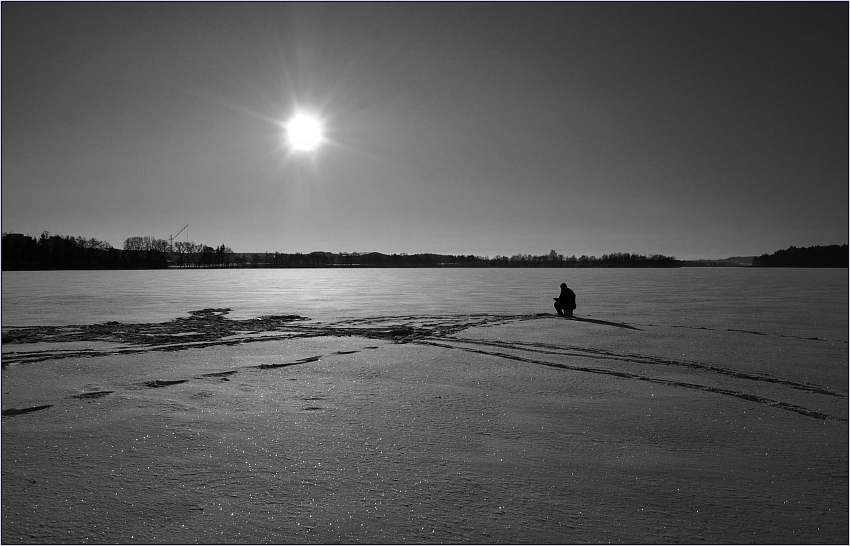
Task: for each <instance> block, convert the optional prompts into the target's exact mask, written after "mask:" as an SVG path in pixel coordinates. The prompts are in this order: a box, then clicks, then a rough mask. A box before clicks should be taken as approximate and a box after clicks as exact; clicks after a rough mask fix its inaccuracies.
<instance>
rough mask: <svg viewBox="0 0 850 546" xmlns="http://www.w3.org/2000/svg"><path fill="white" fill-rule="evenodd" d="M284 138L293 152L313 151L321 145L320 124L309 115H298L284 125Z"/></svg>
mask: <svg viewBox="0 0 850 546" xmlns="http://www.w3.org/2000/svg"><path fill="white" fill-rule="evenodd" d="M286 136H287V138H288V139H289V145H290V146H291V147H292V149H294V150H301V151H307V152H309V151H311V150H315V149H316V148H317V147H318V146H319V144H321V143H322V140H323V137H322V124H321V122H320V121H319V120H318V119H317V118H315V117H313V116H310V115H307V114H298V115H296V116H295V117H293V118H292V119H291V120H289V121H288V122H287V124H286Z"/></svg>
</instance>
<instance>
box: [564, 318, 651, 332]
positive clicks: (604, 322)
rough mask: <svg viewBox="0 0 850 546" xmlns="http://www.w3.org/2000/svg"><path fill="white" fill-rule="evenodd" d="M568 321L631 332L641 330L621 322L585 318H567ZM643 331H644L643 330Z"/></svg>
mask: <svg viewBox="0 0 850 546" xmlns="http://www.w3.org/2000/svg"><path fill="white" fill-rule="evenodd" d="M566 318H567V320H577V321H579V322H592V323H594V324H604V325H606V326H616V327H617V328H628V329H629V330H640V328H635V327H634V326H629V325H628V324H623V323H621V322H609V321H607V320H597V319H591V318H584V317H575V316H573V317H566ZM641 331H643V330H641Z"/></svg>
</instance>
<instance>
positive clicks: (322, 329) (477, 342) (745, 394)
mask: <svg viewBox="0 0 850 546" xmlns="http://www.w3.org/2000/svg"><path fill="white" fill-rule="evenodd" d="M229 311H230V309H226V308H222V309H202V310H199V311H192V312H191V313H190V317H189V318H180V319H175V320H173V321H169V322H166V323H156V324H121V323H118V322H108V323H104V324H96V325H91V326H59V327H53V326H49V327H23V328H15V329H12V330H8V331H5V332H4V333H3V341H4V344H5V345H9V344H28V343H66V342H80V341H87V342H92V341H99V342H112V343H122V344H130V345H132V346H126V345H125V346H119V347H115V348H111V349H110V348H99V349H82V350H80V349H70V350H36V351H18V352H7V353H4V355H3V368H4V369H6V367H7V366H9V365H10V364H28V363H33V362H38V361H43V360H49V359H62V358H79V357H94V356H110V355H118V354H133V353H142V352H148V351H180V350H185V349H190V348H202V347H213V346H230V345H238V344H242V343H255V342H263V341H272V340H291V339H297V338H315V337H332V338H341V337H358V338H365V339H372V340H378V341H384V342H390V343H400V344H406V343H409V344H420V345H427V346H433V347H440V348H443V349H449V350H461V351H467V352H472V353H477V354H482V355H487V356H493V357H498V358H505V359H509V360H513V361H515V362H524V363H528V364H535V365H541V366H548V367H552V368H560V369H565V370H571V371H577V372H584V373H593V374H598V375H606V376H610V377H614V378H618V379H623V380H630V381H643V382H650V383H655V384H660V385H666V386H669V387H673V388H682V389H689V390H697V391H704V392H710V393H714V394H719V395H724V396H731V397H735V398H739V399H741V400H747V401H750V402H753V403H757V404H763V405H767V406H771V407H774V408H779V409H783V410H787V411H792V412H795V413H798V414H800V415H805V416H808V417H812V418H816V419H823V420H837V421H847V419H845V418H841V417H836V416H831V415H828V414H826V413H824V412H821V411H816V410H811V409H809V408H806V407H803V406H800V405H796V404H792V403H789V402H783V401H779V400H774V399H772V398H770V397H766V396H762V395H760V394H755V393H753V392H751V390H750V389H745V388H744V389H742V388H740V383H741V382H743V383H744V385H746V384H747V383H749V384H752V385H753V386H754V387H755V386H758V385H773V386H775V387H787V388H791V389H794V390H798V391H803V392H806V393H810V394H814V395H822V396H829V397H839V398H847V395H846V394H842V393H839V392H835V391H834V390H831V389H829V388H827V387H823V386H819V385H813V384H810V383H803V382H798V381H792V380H789V379H782V378H777V377H773V376H770V375H768V374H760V373H751V372H742V371H738V370H734V369H729V368H723V367H720V366H715V365H711V364H707V363H703V362H697V361H692V360H671V359H664V358H659V357H655V356H651V355H644V354H636V353H620V352H616V351H610V350H606V349H604V348H595V347H579V346H566V345H554V344H547V343H531V342H522V341H513V342H507V341H498V340H488V339H471V338H458V337H456V334H458V333H460V332H463V331H465V330H468V329H471V328H486V327H493V326H500V325H505V324H510V323H517V322H522V321H533V320H541V319H542V320H549V319H556V320H564V319H558V317H556V316H555V315H553V314H551V313H539V314H533V315H492V314H456V315H428V316H419V315H394V316H377V317H368V318H359V319H348V320H341V321H335V322H330V323H317V322H311V321H309V319H307V318H304V317H300V316H296V315H273V316H267V317H259V318H256V319H248V320H233V319H230V318H229V317H227V314H228V313H229ZM567 320H572V321H575V322H583V323H589V324H596V325H599V326H600V327H615V328H621V329H628V330H634V331H637V332H640V331H641V329H640V328H637V327H636V326H634V325H631V324H625V323H617V322H610V321H603V320H598V319H591V318H586V317H570V318H568V319H567ZM641 326H655V327H657V326H659V325H657V324H652V325H641ZM671 327H672V328H691V329H696V330H712V329H711V328H705V327H701V326H699V327H694V326H681V325H676V326H671ZM727 331H735V332H741V333H746V334H752V335H755V334H758V335H773V334H765V333H762V332H755V331H745V330H732V329H729V330H727ZM634 335H640V334H634ZM779 337H791V338H793V337H795V336H786V335H779ZM798 339H805V340H810V341H823V340H820V339H818V338H798ZM377 348H379V345H370V346H367V347H363V348H362V349H360V350H370V349H377ZM356 352H358V351H356V350H355V351H350V350H341V351H336V352H335V353H332V354H331V355H332V356H345V355H350V354H354V353H356ZM321 358H322V356H321V355H318V356H312V357H307V358H302V359H299V360H294V361H288V362H272V363H263V364H259V365H256V366H251V367H250V368H253V369H256V370H261V371H268V370H274V369H278V368H286V367H290V366H295V365H301V364H308V363H311V362H316V361H319V360H321ZM585 359H586V360H594V361H610V362H611V363H612V364H614V365H622V366H625V368H623V367H622V366H620V367H602V366H593V365H581V364H579V363H578V362H581V360H585ZM633 365H641V366H644V367H646V366H658V367H662V368H666V369H669V370H674V371H680V372H687V373H692V374H694V375H693V378H694V380H695V381H682V380H673V379H669V378H664V377H658V376H657V374H651V373H646V372H645V371H644V372H643V373H637V372H634V371H632V370H630V369H629V368H628V367H630V366H633ZM238 371H239V370H228V371H223V372H214V373H209V374H203V375H201V376H200V377H196V378H195V379H218V380H219V381H228V380H229V379H230V377H231V376H232V375H233V374H236V373H237V372H238ZM700 376H703V377H708V378H710V379H711V381H709V382H710V383H717V380H718V379H723V378H727V379H729V380H734V381H737V382H738V383H739V385H738V388H727V387H726V386H718V385H717V384H712V385H706V384H701V383H699V382H697V380H698V378H699V377H700ZM187 381H189V379H175V380H162V379H156V380H152V381H146V382H144V383H142V384H141V385H140V387H141V388H164V387H169V386H172V385H177V384H180V383H185V382H187ZM111 393H112V391H98V392H93V393H82V394H79V395H75V396H74V398H77V399H94V398H99V397H102V396H106V395H108V394H111ZM47 407H50V406H49V405H48V406H38V407H36V408H37V409H29V408H25V409H24V410H16V409H14V408H12V409H10V410H8V411H14V412H18V413H25V412H27V411H37V410H40V409H46V408H47ZM16 414H17V413H9V414H8V415H16ZM5 415H7V414H6V413H5V412H4V416H5Z"/></svg>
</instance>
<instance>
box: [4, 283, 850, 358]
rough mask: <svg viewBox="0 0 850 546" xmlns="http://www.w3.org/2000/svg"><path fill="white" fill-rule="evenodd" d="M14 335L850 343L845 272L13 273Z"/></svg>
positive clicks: (9, 318) (7, 302) (9, 322)
mask: <svg viewBox="0 0 850 546" xmlns="http://www.w3.org/2000/svg"><path fill="white" fill-rule="evenodd" d="M2 275H3V276H2V279H3V309H2V310H3V314H2V321H3V326H4V327H9V326H24V325H26V326H35V325H65V324H94V323H100V322H107V321H119V322H151V321H164V320H169V319H172V318H175V317H178V316H186V314H187V313H188V312H189V311H193V310H196V309H203V308H207V307H229V308H231V309H233V311H232V312H231V314H230V316H231V317H234V318H249V317H256V316H261V315H272V314H299V315H302V316H305V317H309V318H311V319H318V320H329V319H338V318H367V317H370V316H385V315H392V314H403V315H409V314H419V315H429V314H463V313H492V314H500V313H506V314H524V313H529V314H534V313H541V312H546V313H548V312H553V309H552V298H553V297H556V296H557V295H558V293H559V289H558V286H559V285H560V283H562V282H566V283H567V284H568V285H569V286H570V287H571V288H573V290H575V292H576V294H577V301H578V309H577V310H576V315H578V316H591V317H595V318H599V319H606V320H618V321H626V322H629V321H637V322H640V323H650V324H665V325H677V326H690V327H697V328H698V327H707V328H731V329H744V330H757V331H763V332H765V333H771V334H786V335H793V336H799V337H819V338H825V339H832V340H844V341H846V340H847V335H848V279H847V270H846V269H751V268H682V269H495V268H494V269H349V270H328V269H230V270H224V269H213V270H175V269H171V270H152V271H31V272H3V274H2Z"/></svg>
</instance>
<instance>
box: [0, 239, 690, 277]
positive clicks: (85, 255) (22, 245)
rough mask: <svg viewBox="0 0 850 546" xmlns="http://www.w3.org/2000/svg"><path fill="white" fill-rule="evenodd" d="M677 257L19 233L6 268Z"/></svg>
mask: <svg viewBox="0 0 850 546" xmlns="http://www.w3.org/2000/svg"><path fill="white" fill-rule="evenodd" d="M680 265H681V264H680V262H679V261H678V260H676V258H674V257H672V256H664V255H661V254H653V255H649V256H647V255H641V254H630V253H628V252H617V253H614V254H604V255H603V256H602V257H600V258H597V257H596V256H580V257H576V256H564V255H562V254H558V253H557V252H556V251H554V250H552V251H550V252H549V253H548V254H543V255H539V256H534V255H531V254H516V255H514V256H496V257H495V258H490V257H489V256H485V257H482V256H473V255H471V254H470V255H467V256H463V255H459V256H455V255H446V254H405V253H402V254H382V253H380V252H368V253H359V252H350V253H349V252H340V253H333V252H310V253H308V254H303V253H300V252H296V253H293V254H286V253H282V252H260V253H257V252H253V253H239V252H233V250H231V249H230V248H228V247H226V246H225V245H219V246H218V247H211V246H208V245H204V244H198V243H192V242H188V241H186V242H183V241H181V242H176V243H173V244H170V243H169V242H168V241H166V240H164V239H156V238H154V237H129V238H127V240H125V241H124V248H122V249H117V248H113V247H112V245H110V244H109V243H107V242H104V241H99V240H97V239H86V238H85V237H71V236H62V235H51V234H50V233H48V232H44V233H42V234H41V236H40V237H38V238H35V237H30V236H28V235H22V234H20V233H4V234H3V270H4V271H13V270H39V269H164V268H168V267H176V268H224V267H244V268H318V267H679V266H680Z"/></svg>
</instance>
